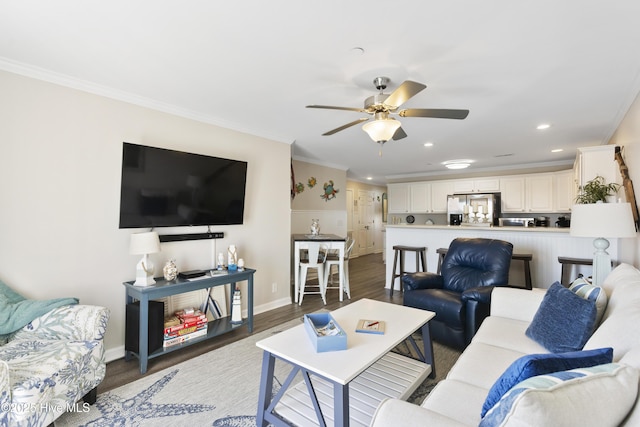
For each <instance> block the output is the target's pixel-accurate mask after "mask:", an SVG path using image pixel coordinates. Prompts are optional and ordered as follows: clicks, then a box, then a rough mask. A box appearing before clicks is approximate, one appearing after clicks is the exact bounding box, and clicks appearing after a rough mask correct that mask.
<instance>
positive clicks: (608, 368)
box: [480, 363, 639, 427]
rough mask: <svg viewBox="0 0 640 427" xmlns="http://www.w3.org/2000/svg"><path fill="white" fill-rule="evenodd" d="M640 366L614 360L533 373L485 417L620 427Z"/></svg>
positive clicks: (502, 422)
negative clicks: (539, 373)
mask: <svg viewBox="0 0 640 427" xmlns="http://www.w3.org/2000/svg"><path fill="white" fill-rule="evenodd" d="M638 378H639V374H638V370H637V369H636V368H633V367H631V366H627V365H620V364H616V363H609V364H605V365H598V366H594V367H591V368H586V369H574V370H570V371H562V372H555V373H552V374H547V375H540V376H536V377H532V378H529V379H527V380H525V381H523V382H521V383H520V384H518V385H516V386H515V387H513V388H512V389H511V390H509V392H507V393H506V394H505V395H504V396H503V397H502V399H500V401H499V402H498V403H497V404H496V405H495V406H494V407H493V408H491V410H490V411H489V412H487V415H486V416H485V417H484V418H483V419H482V421H481V422H480V427H487V426H492V427H493V426H505V427H506V426H523V425H535V426H551V425H553V426H574V425H590V426H601V427H606V426H618V425H619V424H620V423H621V422H622V420H624V418H625V416H626V415H627V413H628V412H629V410H630V409H631V407H632V405H633V404H634V402H635V400H636V395H637V393H638Z"/></svg>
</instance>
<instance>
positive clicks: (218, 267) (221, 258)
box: [216, 252, 224, 271]
mask: <svg viewBox="0 0 640 427" xmlns="http://www.w3.org/2000/svg"><path fill="white" fill-rule="evenodd" d="M216 270H220V271H221V270H224V255H222V252H220V253H219V254H218V265H216Z"/></svg>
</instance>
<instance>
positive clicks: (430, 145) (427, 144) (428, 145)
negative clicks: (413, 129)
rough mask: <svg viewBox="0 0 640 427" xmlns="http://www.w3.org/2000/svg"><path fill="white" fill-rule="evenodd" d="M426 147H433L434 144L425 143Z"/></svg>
mask: <svg viewBox="0 0 640 427" xmlns="http://www.w3.org/2000/svg"><path fill="white" fill-rule="evenodd" d="M424 146H425V147H433V142H425V143H424Z"/></svg>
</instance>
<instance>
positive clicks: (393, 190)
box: [387, 182, 409, 214]
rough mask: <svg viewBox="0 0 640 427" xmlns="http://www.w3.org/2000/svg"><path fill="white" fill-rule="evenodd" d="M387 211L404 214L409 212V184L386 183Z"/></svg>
mask: <svg viewBox="0 0 640 427" xmlns="http://www.w3.org/2000/svg"><path fill="white" fill-rule="evenodd" d="M387 193H389V194H388V202H389V213H390V214H394V213H395V214H404V213H409V184H408V183H404V182H403V183H399V184H388V185H387Z"/></svg>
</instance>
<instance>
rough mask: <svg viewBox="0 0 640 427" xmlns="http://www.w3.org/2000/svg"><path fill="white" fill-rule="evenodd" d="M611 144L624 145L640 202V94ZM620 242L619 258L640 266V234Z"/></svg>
mask: <svg viewBox="0 0 640 427" xmlns="http://www.w3.org/2000/svg"><path fill="white" fill-rule="evenodd" d="M609 144H615V145H619V146H621V147H623V156H624V161H625V164H626V165H627V167H628V168H629V177H630V178H631V181H632V182H633V184H634V193H635V198H636V203H640V95H638V96H637V97H636V99H635V101H634V102H633V104H632V105H631V107H630V108H629V111H628V112H627V114H626V116H625V117H624V119H623V120H622V122H621V123H620V126H618V129H617V130H616V132H615V134H614V135H613V137H612V138H611V140H610V141H609ZM620 191H623V190H622V189H621V190H620ZM619 242H620V246H619V249H618V253H619V260H620V261H622V262H626V263H629V264H633V265H635V266H636V267H637V266H640V236H639V237H637V238H635V239H620V240H619Z"/></svg>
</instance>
